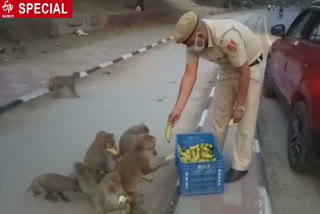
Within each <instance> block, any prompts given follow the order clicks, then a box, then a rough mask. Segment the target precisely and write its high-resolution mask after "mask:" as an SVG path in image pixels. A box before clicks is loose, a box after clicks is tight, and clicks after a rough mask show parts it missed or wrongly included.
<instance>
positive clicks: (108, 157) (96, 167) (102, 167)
mask: <svg viewBox="0 0 320 214" xmlns="http://www.w3.org/2000/svg"><path fill="white" fill-rule="evenodd" d="M119 157H120V156H119V152H118V150H117V148H116V145H115V139H114V135H113V134H112V133H107V132H105V131H99V132H98V133H97V134H96V137H95V140H94V141H93V143H92V144H91V145H90V147H89V148H88V150H87V152H86V154H85V157H84V164H85V165H86V166H87V167H88V168H89V169H91V170H92V171H93V172H94V174H95V176H96V179H97V182H99V181H100V180H101V179H102V178H103V177H104V176H105V174H107V173H109V172H111V171H112V170H114V168H115V167H116V165H117V163H118V159H119Z"/></svg>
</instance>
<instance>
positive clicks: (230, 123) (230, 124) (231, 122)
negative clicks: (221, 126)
mask: <svg viewBox="0 0 320 214" xmlns="http://www.w3.org/2000/svg"><path fill="white" fill-rule="evenodd" d="M233 123H234V121H233V118H231V119H230V121H229V124H228V125H229V126H232V125H233Z"/></svg>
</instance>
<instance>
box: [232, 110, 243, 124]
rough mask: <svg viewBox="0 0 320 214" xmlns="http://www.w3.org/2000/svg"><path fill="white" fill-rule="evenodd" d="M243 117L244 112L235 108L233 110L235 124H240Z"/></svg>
mask: <svg viewBox="0 0 320 214" xmlns="http://www.w3.org/2000/svg"><path fill="white" fill-rule="evenodd" d="M243 115H244V111H242V110H240V109H238V108H235V109H234V110H233V115H232V118H233V122H234V123H239V122H240V120H241V119H242V117H243Z"/></svg>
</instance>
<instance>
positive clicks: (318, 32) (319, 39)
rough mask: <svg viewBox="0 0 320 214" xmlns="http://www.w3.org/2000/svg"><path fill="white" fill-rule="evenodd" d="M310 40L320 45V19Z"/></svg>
mask: <svg viewBox="0 0 320 214" xmlns="http://www.w3.org/2000/svg"><path fill="white" fill-rule="evenodd" d="M309 40H310V41H311V42H313V43H315V44H318V45H320V20H318V22H317V24H316V25H315V27H314V28H313V30H312V32H311V34H310V37H309Z"/></svg>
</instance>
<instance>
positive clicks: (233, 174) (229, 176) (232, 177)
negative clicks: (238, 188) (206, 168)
mask: <svg viewBox="0 0 320 214" xmlns="http://www.w3.org/2000/svg"><path fill="white" fill-rule="evenodd" d="M246 174H248V170H246V171H238V170H235V169H232V168H231V169H230V170H229V171H228V172H227V173H226V174H225V175H224V182H225V183H231V182H235V181H237V180H239V179H240V178H241V177H242V176H244V175H246Z"/></svg>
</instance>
